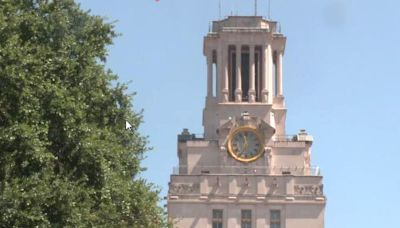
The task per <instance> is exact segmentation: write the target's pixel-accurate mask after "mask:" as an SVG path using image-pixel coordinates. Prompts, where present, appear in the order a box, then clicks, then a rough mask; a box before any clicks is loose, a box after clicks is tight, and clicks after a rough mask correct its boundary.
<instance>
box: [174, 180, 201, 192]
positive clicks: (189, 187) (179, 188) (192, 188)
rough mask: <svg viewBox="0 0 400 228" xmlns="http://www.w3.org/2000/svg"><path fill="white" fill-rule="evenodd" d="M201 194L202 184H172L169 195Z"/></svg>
mask: <svg viewBox="0 0 400 228" xmlns="http://www.w3.org/2000/svg"><path fill="white" fill-rule="evenodd" d="M199 192H200V184H198V183H196V184H186V183H185V184H183V183H179V184H170V186H169V193H172V194H191V193H199Z"/></svg>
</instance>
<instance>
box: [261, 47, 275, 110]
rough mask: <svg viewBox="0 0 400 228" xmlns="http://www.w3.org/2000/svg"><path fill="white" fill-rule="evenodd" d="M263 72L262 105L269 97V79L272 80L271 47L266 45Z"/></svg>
mask: <svg viewBox="0 0 400 228" xmlns="http://www.w3.org/2000/svg"><path fill="white" fill-rule="evenodd" d="M263 60H264V64H263V65H264V71H263V74H262V90H261V101H262V102H263V103H268V101H269V96H270V94H271V91H270V90H269V87H270V85H269V84H270V78H272V67H273V66H272V50H271V45H270V44H268V45H266V46H264V58H263Z"/></svg>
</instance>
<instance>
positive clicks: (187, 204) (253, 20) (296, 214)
mask: <svg viewBox="0 0 400 228" xmlns="http://www.w3.org/2000/svg"><path fill="white" fill-rule="evenodd" d="M285 43H286V37H285V36H284V35H282V34H281V33H280V32H279V31H278V29H277V22H275V21H270V20H265V19H263V18H262V17H259V16H230V17H228V18H226V19H224V20H220V21H214V22H213V23H212V29H211V31H210V32H209V33H208V34H207V35H206V37H205V38H204V48H203V49H204V55H205V57H206V59H207V69H208V70H207V96H206V102H205V108H204V111H203V126H204V135H202V136H197V135H194V134H191V133H190V132H189V130H188V129H184V130H183V131H182V133H181V134H180V135H178V158H179V165H178V166H177V167H176V168H174V171H173V174H172V175H171V180H170V183H169V191H168V217H169V219H170V221H171V222H172V223H173V224H174V227H179V228H186V227H187V228H193V227H200V228H203V227H204V228H236V227H245V228H251V227H267V228H323V227H324V210H325V204H326V198H325V196H324V194H323V185H322V176H321V174H320V171H319V169H318V168H316V167H313V166H311V160H310V158H311V145H312V142H313V137H312V136H311V135H309V134H307V132H306V131H305V130H300V132H298V133H297V134H294V135H287V134H286V132H285V120H286V113H287V110H286V108H285V103H284V96H283V86H282V83H283V80H282V78H283V72H282V59H283V55H284V53H285Z"/></svg>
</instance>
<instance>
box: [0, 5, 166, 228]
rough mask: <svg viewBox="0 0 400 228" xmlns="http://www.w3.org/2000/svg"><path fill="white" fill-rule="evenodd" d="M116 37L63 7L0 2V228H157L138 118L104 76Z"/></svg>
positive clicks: (99, 22)
mask: <svg viewBox="0 0 400 228" xmlns="http://www.w3.org/2000/svg"><path fill="white" fill-rule="evenodd" d="M116 35H117V34H116V33H115V31H114V28H113V25H112V24H110V23H107V22H105V21H104V19H103V18H102V17H98V16H92V15H90V14H89V12H86V11H83V10H81V9H80V8H79V5H77V4H76V3H75V2H74V1H73V0H53V1H51V0H0V226H1V227H36V226H38V227H64V226H68V227H70V226H71V227H161V226H163V225H164V224H163V221H164V219H163V218H164V217H163V214H162V210H161V208H159V207H158V206H157V203H158V200H159V198H158V192H157V190H155V188H154V187H153V186H152V185H151V184H148V183H146V182H145V181H144V180H142V179H140V178H138V177H137V175H138V173H139V172H140V171H141V168H140V161H141V158H142V157H143V153H144V152H145V151H147V149H148V148H147V146H146V138H145V137H143V136H141V135H140V134H139V133H138V131H137V127H138V126H139V124H140V122H141V118H142V116H141V114H140V113H137V112H134V111H133V107H132V97H131V96H130V95H127V94H126V86H125V85H121V84H117V83H116V82H115V80H116V79H117V78H116V76H115V75H114V74H113V73H112V72H110V71H107V70H106V69H105V66H104V62H105V61H106V56H107V49H106V48H107V46H108V45H110V44H112V40H113V38H114V37H115V36H116ZM125 120H128V121H129V122H130V123H131V124H132V125H133V126H134V128H133V129H132V130H131V131H127V130H125V129H124V124H125Z"/></svg>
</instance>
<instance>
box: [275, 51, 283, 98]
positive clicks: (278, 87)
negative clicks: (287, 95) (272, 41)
mask: <svg viewBox="0 0 400 228" xmlns="http://www.w3.org/2000/svg"><path fill="white" fill-rule="evenodd" d="M282 56H283V53H282V52H281V51H280V52H279V53H278V56H277V58H278V59H277V62H276V95H277V96H278V97H279V96H282V95H283V86H282Z"/></svg>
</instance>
